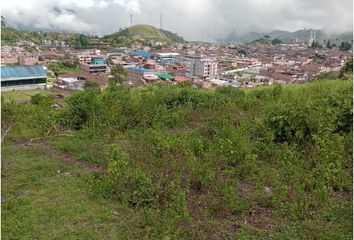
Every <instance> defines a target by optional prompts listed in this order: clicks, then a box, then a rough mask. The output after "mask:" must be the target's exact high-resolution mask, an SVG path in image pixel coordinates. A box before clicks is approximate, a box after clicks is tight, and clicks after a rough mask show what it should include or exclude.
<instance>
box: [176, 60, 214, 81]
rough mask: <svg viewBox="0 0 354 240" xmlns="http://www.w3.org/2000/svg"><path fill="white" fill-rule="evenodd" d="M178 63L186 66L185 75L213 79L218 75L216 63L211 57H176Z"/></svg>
mask: <svg viewBox="0 0 354 240" xmlns="http://www.w3.org/2000/svg"><path fill="white" fill-rule="evenodd" d="M176 60H177V62H179V64H182V65H185V66H186V76H187V77H193V76H196V77H200V78H202V79H214V78H217V76H218V63H217V61H216V60H214V59H212V58H205V57H195V56H186V57H177V58H176Z"/></svg>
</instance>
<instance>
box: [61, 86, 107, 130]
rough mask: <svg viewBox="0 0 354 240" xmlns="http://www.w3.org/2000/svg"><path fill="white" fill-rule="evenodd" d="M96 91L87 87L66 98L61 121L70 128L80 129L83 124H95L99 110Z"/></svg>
mask: <svg viewBox="0 0 354 240" xmlns="http://www.w3.org/2000/svg"><path fill="white" fill-rule="evenodd" d="M98 101H99V100H98V97H97V92H96V91H95V90H92V89H87V90H85V91H81V92H78V93H75V94H73V95H72V96H71V97H70V98H69V99H68V100H67V105H66V108H65V110H64V111H63V114H62V121H63V122H64V123H65V124H67V125H68V126H69V127H70V128H72V129H80V128H82V127H83V126H84V125H85V124H89V125H90V126H92V127H94V126H95V121H96V115H97V114H98V112H99V106H100V105H99V102H98Z"/></svg>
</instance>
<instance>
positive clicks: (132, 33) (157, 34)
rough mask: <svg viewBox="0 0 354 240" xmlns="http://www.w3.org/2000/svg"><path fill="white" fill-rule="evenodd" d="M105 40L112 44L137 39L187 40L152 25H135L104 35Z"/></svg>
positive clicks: (125, 43) (128, 42)
mask: <svg viewBox="0 0 354 240" xmlns="http://www.w3.org/2000/svg"><path fill="white" fill-rule="evenodd" d="M102 39H104V40H105V41H107V42H109V43H111V44H112V45H119V44H121V45H129V44H130V43H132V42H133V41H134V40H135V39H140V40H142V41H143V40H145V41H146V40H155V41H159V42H180V43H183V42H185V41H184V39H183V38H182V37H180V36H178V35H177V34H175V33H172V32H170V31H167V30H162V29H157V28H155V27H153V26H150V25H134V26H131V27H128V28H125V29H122V30H120V31H119V32H116V33H112V34H109V35H105V36H103V38H102Z"/></svg>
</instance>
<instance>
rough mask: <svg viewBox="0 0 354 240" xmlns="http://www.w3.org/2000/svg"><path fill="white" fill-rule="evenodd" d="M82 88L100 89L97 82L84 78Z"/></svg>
mask: <svg viewBox="0 0 354 240" xmlns="http://www.w3.org/2000/svg"><path fill="white" fill-rule="evenodd" d="M84 89H94V90H97V91H100V85H99V84H98V83H97V82H94V81H91V80H86V81H85V84H84Z"/></svg>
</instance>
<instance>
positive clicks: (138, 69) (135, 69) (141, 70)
mask: <svg viewBox="0 0 354 240" xmlns="http://www.w3.org/2000/svg"><path fill="white" fill-rule="evenodd" d="M128 68H129V69H132V70H134V71H137V72H151V70H150V69H146V68H141V67H128Z"/></svg>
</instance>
